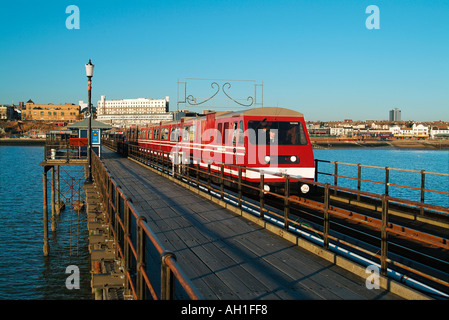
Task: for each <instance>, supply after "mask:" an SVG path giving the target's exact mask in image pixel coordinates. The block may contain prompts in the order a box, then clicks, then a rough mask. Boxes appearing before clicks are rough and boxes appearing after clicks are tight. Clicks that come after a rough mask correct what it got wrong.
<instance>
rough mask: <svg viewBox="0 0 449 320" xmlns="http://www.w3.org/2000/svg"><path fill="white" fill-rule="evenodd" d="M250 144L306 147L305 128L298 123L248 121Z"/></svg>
mask: <svg viewBox="0 0 449 320" xmlns="http://www.w3.org/2000/svg"><path fill="white" fill-rule="evenodd" d="M248 138H249V143H251V144H257V145H264V144H278V145H306V144H307V138H306V133H305V131H304V127H303V125H302V123H301V122H298V121H248Z"/></svg>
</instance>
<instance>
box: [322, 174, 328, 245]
mask: <svg viewBox="0 0 449 320" xmlns="http://www.w3.org/2000/svg"><path fill="white" fill-rule="evenodd" d="M329 198H330V195H329V183H326V184H325V185H324V211H323V215H324V219H323V223H324V225H323V238H324V240H323V246H324V248H326V249H329V225H330V221H329V216H330V215H329Z"/></svg>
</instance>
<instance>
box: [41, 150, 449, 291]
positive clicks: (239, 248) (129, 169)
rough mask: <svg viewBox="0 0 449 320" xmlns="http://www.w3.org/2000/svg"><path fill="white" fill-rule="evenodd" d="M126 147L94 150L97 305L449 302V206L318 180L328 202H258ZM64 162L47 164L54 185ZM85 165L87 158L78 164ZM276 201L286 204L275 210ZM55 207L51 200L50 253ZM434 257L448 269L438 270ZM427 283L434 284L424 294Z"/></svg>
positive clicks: (91, 198)
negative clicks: (408, 250) (406, 249)
mask: <svg viewBox="0 0 449 320" xmlns="http://www.w3.org/2000/svg"><path fill="white" fill-rule="evenodd" d="M108 146H109V147H110V148H112V149H114V151H116V150H120V149H121V148H119V146H117V145H114V144H108ZM126 151H127V152H126V154H127V156H126V157H123V156H122V155H121V154H119V153H116V152H113V151H111V150H110V149H106V148H104V147H103V151H102V159H101V160H100V159H99V158H98V157H97V156H96V155H95V154H94V155H93V156H92V158H93V163H92V171H93V177H94V183H93V184H91V185H86V186H84V192H85V194H86V200H85V202H86V209H87V211H86V214H87V216H88V230H89V252H90V253H91V266H92V281H91V284H92V290H93V291H94V292H95V297H96V299H136V300H138V299H154V300H159V299H160V300H169V299H195V300H198V299H210V300H215V299H244V300H248V299H252V300H258V299H287V300H291V299H333V300H334V299H404V298H405V299H429V298H439V297H446V296H447V294H448V290H447V287H448V284H449V282H448V278H447V271H446V272H445V270H447V268H446V269H445V265H444V263H445V262H444V261H447V259H446V257H447V255H448V250H449V248H448V241H447V238H448V237H447V230H448V225H449V224H448V223H447V219H444V215H443V214H445V213H447V211H449V208H447V207H438V206H432V205H427V204H425V203H419V202H411V201H405V203H401V201H400V199H396V198H392V197H390V196H388V195H385V194H383V195H374V194H369V193H367V192H362V191H360V190H350V189H348V188H343V187H340V186H337V185H331V184H329V183H325V184H320V183H318V182H314V184H315V187H316V188H317V189H319V188H321V189H320V190H321V192H322V194H323V196H322V197H321V198H315V199H313V198H309V199H306V198H301V197H298V196H296V195H290V194H287V193H286V194H283V195H274V194H270V193H269V192H264V191H263V189H261V191H260V192H259V196H258V197H256V198H253V199H249V198H246V197H245V196H244V195H243V193H242V192H241V191H242V189H243V188H245V187H246V186H243V185H242V184H241V181H239V182H238V183H239V184H240V186H239V188H238V189H237V190H235V191H234V192H233V191H229V190H225V189H224V188H223V179H224V177H223V176H222V175H221V176H220V175H216V174H215V175H213V174H211V172H210V170H209V171H204V170H202V171H200V168H199V167H196V166H193V167H189V168H182V166H183V164H179V165H178V164H173V163H171V161H170V160H169V157H168V155H165V156H164V155H163V154H160V152H159V153H156V152H148V150H142V149H140V148H139V147H137V146H128V148H127V150H126ZM55 161H57V159H49V160H47V161H46V162H45V164H42V165H43V166H44V177H43V181H44V185H46V184H47V174H46V173H47V171H49V170H52V167H53V166H56V165H57V164H58V163H57V162H55ZM66 161H67V160H66ZM76 161H80V162H81V163H82V161H83V159H73V161H71V160H69V162H68V163H71V164H75V163H76ZM286 183H288V179H286ZM286 189H287V190H288V187H287V188H286ZM46 196H47V195H46V188H45V189H44V197H46ZM276 197H278V198H279V199H280V201H277V202H276V201H274V202H273V199H275V198H276ZM279 202H280V204H279ZM52 203H53V196H52ZM404 205H406V207H407V208H406V207H405V206H404ZM413 206H414V207H415V208H412V209H410V207H413ZM277 208H278V209H279V210H277ZM405 208H406V209H407V210H405ZM422 208H423V209H424V210H422ZM47 210H48V204H47V202H44V253H45V250H46V249H45V234H46V233H47V234H48V229H47V230H46V229H45V228H46V227H45V226H48V216H47V218H45V217H46V211H47ZM312 213H314V214H315V213H319V214H320V215H321V218H319V219H318V220H314V219H315V218H313V217H310V220H307V222H306V220H304V219H303V216H302V214H306V215H311V214H312ZM436 217H440V218H441V219H437V218H436ZM46 219H47V220H46ZM404 221H405V222H404ZM343 222H345V223H349V224H350V226H351V227H352V228H353V229H354V228H355V227H357V228H362V227H363V228H365V227H366V228H367V229H366V230H365V229H363V230H364V232H366V233H367V234H368V233H371V235H367V237H368V238H369V237H372V238H373V239H374V240H372V241H370V240H367V239H364V238H362V237H360V236H358V235H355V233H354V234H351V236H352V237H350V236H349V235H348V234H343V233H342V232H343V231H342V229H343V228H342V227H341V226H342V225H343ZM319 225H321V227H320V226H319ZM419 225H425V228H424V229H420V228H419ZM415 227H416V229H414V228H415ZM376 237H377V238H376ZM398 243H399V244H400V245H403V246H408V245H411V247H412V248H413V250H415V251H416V252H415V251H414V253H413V254H412V255H413V257H415V255H417V252H419V251H424V253H425V254H426V255H428V256H426V258H425V259H424V261H423V260H422V259H421V260H419V261H418V262H416V261H412V260H407V259H406V256H405V255H406V254H405V253H403V252H402V251H400V250H399V249H397V247H398ZM47 246H48V242H47ZM47 250H48V248H47ZM348 252H349V254H348ZM345 253H346V256H345ZM354 253H355V254H354ZM399 253H400V254H404V256H401V255H400V254H399ZM432 255H434V256H435V257H436V259H435V260H441V261H438V262H435V263H431V262H430V261H431V260H432V259H434V258H432V259H430V257H431V256H432ZM349 256H358V257H359V258H360V259H359V260H358V261H354V260H351V258H350V257H349ZM426 259H427V260H428V261H429V262H427V261H426ZM364 262H365V263H366V262H368V266H367V265H366V264H364ZM446 263H447V262H446ZM442 265H443V266H442ZM368 269H369V270H371V271H372V272H373V273H370V274H367V270H368ZM398 270H399V271H398ZM373 275H374V277H375V278H374V280H373V278H371V277H372V276H373ZM410 275H413V277H415V276H416V277H417V278H418V279H419V281H415V279H412V278H411V277H412V276H410ZM368 279H371V280H373V282H372V285H374V287H375V289H374V290H373V286H372V285H370V284H368V282H367V281H368ZM420 281H422V283H421V282H420ZM412 282H413V283H412ZM416 282H417V283H421V284H422V286H418V287H416V286H413V284H414V283H416ZM370 283H371V282H370ZM411 284H412V285H411ZM429 284H431V286H429ZM428 288H430V290H428Z"/></svg>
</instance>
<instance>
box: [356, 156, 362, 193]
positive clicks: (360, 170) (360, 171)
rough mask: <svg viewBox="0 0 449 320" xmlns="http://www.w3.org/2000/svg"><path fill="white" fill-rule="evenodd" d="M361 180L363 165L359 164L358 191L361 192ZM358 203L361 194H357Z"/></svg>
mask: <svg viewBox="0 0 449 320" xmlns="http://www.w3.org/2000/svg"><path fill="white" fill-rule="evenodd" d="M360 179H362V166H361V164H360V163H359V164H357V190H358V191H360V189H361V185H360ZM357 201H360V193H357Z"/></svg>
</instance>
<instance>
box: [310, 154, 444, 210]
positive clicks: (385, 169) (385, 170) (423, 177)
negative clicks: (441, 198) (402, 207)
mask: <svg viewBox="0 0 449 320" xmlns="http://www.w3.org/2000/svg"><path fill="white" fill-rule="evenodd" d="M319 163H331V164H333V165H334V172H333V173H330V172H321V171H319ZM339 165H342V166H352V167H357V177H354V176H352V177H351V176H344V175H341V174H338V172H339ZM361 168H373V169H379V170H383V175H382V176H383V177H384V179H383V181H376V180H370V179H363V178H362V171H361ZM315 169H316V170H315V180H316V181H318V177H319V175H326V176H332V177H334V185H338V178H342V179H349V180H356V181H357V190H361V182H368V183H374V184H382V185H384V188H385V192H384V193H385V194H386V195H388V194H389V187H398V188H404V189H411V190H419V191H420V202H422V203H424V202H425V193H426V192H430V193H437V194H443V195H449V191H442V190H435V189H428V188H426V187H425V184H426V175H436V176H441V177H449V174H448V173H439V172H430V171H425V170H412V169H401V168H391V167H381V166H373V165H362V164H360V163H359V164H354V163H347V162H339V161H329V160H320V159H315ZM390 171H398V172H410V173H417V174H419V175H420V177H419V178H420V185H419V186H406V185H401V184H395V183H391V182H390ZM421 213H422V212H421Z"/></svg>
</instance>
